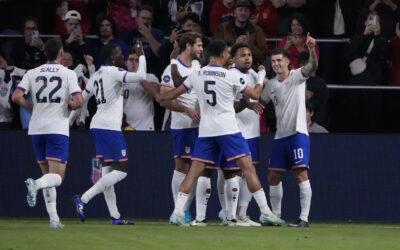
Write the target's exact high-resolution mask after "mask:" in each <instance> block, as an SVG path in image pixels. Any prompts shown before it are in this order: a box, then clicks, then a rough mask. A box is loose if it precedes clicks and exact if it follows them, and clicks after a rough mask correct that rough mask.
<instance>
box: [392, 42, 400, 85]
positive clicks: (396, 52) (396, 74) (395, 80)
mask: <svg viewBox="0 0 400 250" xmlns="http://www.w3.org/2000/svg"><path fill="white" fill-rule="evenodd" d="M391 55H392V67H391V68H390V84H391V85H400V37H398V36H396V37H394V38H393V39H392V48H391Z"/></svg>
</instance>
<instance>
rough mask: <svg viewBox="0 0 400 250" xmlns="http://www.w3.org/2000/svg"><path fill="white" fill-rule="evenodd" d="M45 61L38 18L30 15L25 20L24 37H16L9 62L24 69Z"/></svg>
mask: <svg viewBox="0 0 400 250" xmlns="http://www.w3.org/2000/svg"><path fill="white" fill-rule="evenodd" d="M45 61H46V58H45V56H44V52H43V41H42V39H40V37H39V28H38V22H37V19H36V18H34V17H28V18H27V19H25V21H24V37H23V38H22V39H15V42H14V45H13V49H12V51H11V58H10V61H9V64H10V65H15V66H17V67H19V68H23V69H32V68H35V67H37V66H39V65H40V64H43V63H44V62H45Z"/></svg>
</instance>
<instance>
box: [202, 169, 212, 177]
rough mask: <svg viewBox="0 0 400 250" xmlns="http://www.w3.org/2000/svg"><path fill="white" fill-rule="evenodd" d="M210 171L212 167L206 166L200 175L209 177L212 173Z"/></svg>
mask: <svg viewBox="0 0 400 250" xmlns="http://www.w3.org/2000/svg"><path fill="white" fill-rule="evenodd" d="M212 173H213V170H212V169H210V168H206V169H204V172H203V174H202V175H201V176H204V177H208V178H210V177H211V175H212Z"/></svg>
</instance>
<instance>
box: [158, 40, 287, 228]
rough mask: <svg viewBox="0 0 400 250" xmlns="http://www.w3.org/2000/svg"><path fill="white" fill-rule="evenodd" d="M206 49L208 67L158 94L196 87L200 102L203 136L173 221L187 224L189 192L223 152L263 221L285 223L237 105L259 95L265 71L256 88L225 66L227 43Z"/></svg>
mask: <svg viewBox="0 0 400 250" xmlns="http://www.w3.org/2000/svg"><path fill="white" fill-rule="evenodd" d="M206 51H207V53H208V55H209V56H210V61H209V64H208V65H207V66H205V67H203V68H202V69H200V70H198V71H195V72H193V73H192V74H190V75H189V76H188V78H187V79H186V80H185V81H184V83H183V84H182V85H180V86H179V87H178V88H176V89H174V90H171V91H169V92H167V93H165V94H164V95H158V96H157V100H159V101H164V100H172V99H174V98H176V97H178V96H179V95H181V94H183V93H185V92H186V91H188V90H191V89H194V90H195V91H196V94H197V97H198V100H199V105H200V114H201V120H200V125H199V138H198V139H197V141H196V145H195V149H194V152H193V154H192V165H191V168H190V169H189V172H188V174H187V175H186V177H185V179H184V180H183V182H182V183H181V185H180V190H179V194H178V197H177V200H176V202H175V209H174V212H173V215H172V222H173V223H174V224H177V225H183V226H186V225H187V224H186V223H185V222H184V220H183V215H184V206H185V205H186V202H187V200H188V196H189V192H190V190H191V189H192V186H193V184H194V183H195V181H196V180H197V179H198V178H199V176H200V175H201V174H202V173H203V172H204V169H205V168H206V164H215V162H216V160H217V159H216V154H218V153H219V151H222V152H223V154H224V156H225V157H226V158H227V160H228V161H232V160H235V161H236V163H237V164H238V165H239V167H240V169H241V170H242V171H243V174H244V176H245V178H246V180H247V184H248V186H249V190H250V191H251V192H252V194H253V196H254V198H255V200H256V201H257V204H258V206H259V207H260V210H261V216H260V220H261V222H263V223H275V224H282V223H283V221H282V220H281V219H279V218H277V217H276V216H275V215H274V214H273V213H272V212H271V210H270V209H269V207H268V204H267V199H266V197H265V193H264V190H263V189H262V186H261V183H260V181H259V179H258V176H257V174H256V171H255V168H254V166H253V164H252V160H251V156H250V150H249V147H248V144H247V142H246V140H245V139H244V138H243V136H242V134H241V133H240V130H239V127H238V124H237V120H236V117H235V110H234V107H233V105H234V101H235V98H236V96H237V94H238V93H240V92H243V94H244V95H246V96H248V97H250V98H254V99H258V98H259V96H260V94H261V90H262V88H263V81H264V78H265V71H261V72H259V76H258V81H257V85H256V87H255V88H254V89H253V88H251V87H249V86H247V84H246V83H245V82H244V79H240V78H238V77H237V76H236V75H234V74H232V73H230V72H229V71H228V70H227V69H225V68H223V67H222V66H223V65H225V64H226V62H227V61H228V60H229V58H230V56H229V50H228V47H227V45H226V43H225V42H223V41H221V40H214V41H211V42H210V44H209V45H208V47H207V50H206Z"/></svg>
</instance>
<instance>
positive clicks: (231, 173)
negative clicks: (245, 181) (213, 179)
mask: <svg viewBox="0 0 400 250" xmlns="http://www.w3.org/2000/svg"><path fill="white" fill-rule="evenodd" d="M236 176H242V171H240V170H239V169H237V170H236V169H235V170H224V177H225V179H226V180H228V179H232V178H234V177H236Z"/></svg>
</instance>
